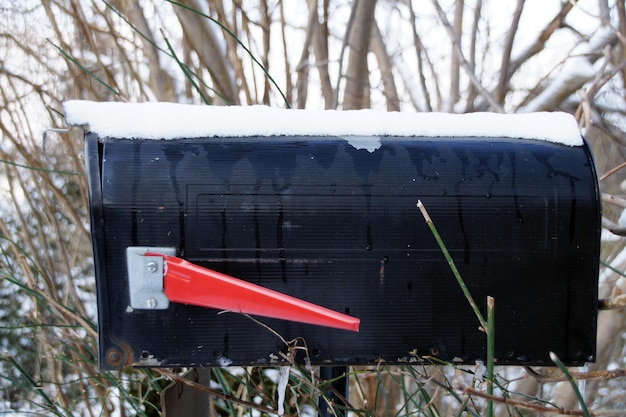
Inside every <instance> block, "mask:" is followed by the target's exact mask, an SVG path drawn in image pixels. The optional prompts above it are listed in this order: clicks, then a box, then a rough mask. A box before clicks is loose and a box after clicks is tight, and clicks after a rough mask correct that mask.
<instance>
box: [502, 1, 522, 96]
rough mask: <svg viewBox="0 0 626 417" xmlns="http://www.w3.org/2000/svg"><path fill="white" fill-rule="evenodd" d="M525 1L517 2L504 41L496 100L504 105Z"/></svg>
mask: <svg viewBox="0 0 626 417" xmlns="http://www.w3.org/2000/svg"><path fill="white" fill-rule="evenodd" d="M524 3H525V0H517V7H516V8H515V12H514V13H513V19H512V20H511V26H510V27H509V31H508V32H507V34H506V40H505V41H504V50H503V51H502V61H501V63H500V79H499V80H498V86H497V87H496V92H495V96H496V100H498V103H504V97H505V96H506V93H507V91H508V87H509V80H510V79H511V77H510V76H509V62H510V60H511V51H512V50H513V41H514V40H515V34H516V33H517V29H518V28H519V21H520V18H521V17H522V11H523V10H524Z"/></svg>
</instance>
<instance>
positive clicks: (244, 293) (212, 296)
mask: <svg viewBox="0 0 626 417" xmlns="http://www.w3.org/2000/svg"><path fill="white" fill-rule="evenodd" d="M175 254H176V249H175V248H158V247H145V246H140V247H129V248H127V250H126V258H127V265H128V278H129V280H128V281H129V291H130V306H131V307H132V308H133V309H152V310H158V309H167V308H168V306H169V303H170V302H175V303H182V304H190V305H195V306H201V307H207V308H213V309H218V310H228V311H234V312H238V313H246V314H250V315H257V316H263V317H272V318H277V319H283V320H289V321H294V322H300V323H307V324H314V325H318V326H325V327H332V328H337V329H343V330H351V331H355V332H358V331H359V324H360V320H359V319H358V318H356V317H352V316H348V315H347V314H343V313H339V312H336V311H334V310H330V309H328V308H325V307H322V306H319V305H317V304H313V303H310V302H308V301H304V300H301V299H299V298H295V297H292V296H290V295H287V294H284V293H281V292H278V291H274V290H271V289H269V288H265V287H262V286H259V285H256V284H252V283H250V282H248V281H244V280H241V279H238V278H234V277H232V276H230V275H226V274H222V273H220V272H217V271H213V270H211V269H207V268H203V267H201V266H198V265H195V264H193V263H191V262H188V261H186V260H184V259H181V258H178V257H176V256H174V255H175Z"/></svg>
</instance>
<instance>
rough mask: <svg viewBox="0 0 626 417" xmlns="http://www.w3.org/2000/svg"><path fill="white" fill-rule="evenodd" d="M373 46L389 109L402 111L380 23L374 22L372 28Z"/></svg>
mask: <svg viewBox="0 0 626 417" xmlns="http://www.w3.org/2000/svg"><path fill="white" fill-rule="evenodd" d="M371 45H372V46H371V48H372V51H373V52H374V55H375V56H376V59H377V61H378V68H380V73H381V77H382V81H383V93H384V95H385V99H386V100H387V111H400V98H399V97H398V90H397V89H396V82H395V80H394V76H393V72H392V68H393V64H392V63H391V59H390V58H389V54H388V53H387V48H386V47H385V41H384V40H383V36H382V33H380V28H379V27H378V24H376V22H374V27H373V28H372V41H371Z"/></svg>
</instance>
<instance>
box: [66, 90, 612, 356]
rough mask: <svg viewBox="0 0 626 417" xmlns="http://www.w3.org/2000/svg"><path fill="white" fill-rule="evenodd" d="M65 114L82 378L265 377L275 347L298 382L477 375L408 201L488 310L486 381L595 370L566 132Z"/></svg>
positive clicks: (572, 144) (461, 313)
mask: <svg viewBox="0 0 626 417" xmlns="http://www.w3.org/2000/svg"><path fill="white" fill-rule="evenodd" d="M65 111H66V119H67V121H68V123H70V124H73V125H84V126H85V129H86V130H85V132H86V133H85V140H86V160H87V168H88V176H89V188H90V206H91V221H92V234H93V246H94V262H95V272H96V283H97V295H98V315H99V323H98V326H99V344H100V350H99V352H100V353H99V356H100V363H101V366H102V367H103V368H119V367H123V366H167V367H174V366H222V365H228V364H233V365H263V364H271V363H276V361H280V359H281V352H284V351H285V349H286V347H285V344H284V343H283V342H282V341H281V339H280V338H278V337H277V336H276V334H278V335H280V336H282V338H284V339H285V340H288V341H289V340H296V339H297V340H304V341H306V348H307V349H306V351H304V350H301V351H298V352H299V353H298V356H296V359H297V360H301V361H304V360H309V361H310V362H311V363H313V364H323V365H329V364H330V365H350V364H371V363H377V362H379V361H384V362H386V363H406V362H409V363H411V362H415V361H420V360H422V359H423V358H424V357H435V358H438V359H441V360H446V361H455V362H459V363H470V362H473V361H475V360H478V359H481V358H482V359H484V358H485V355H486V352H485V337H484V334H483V333H481V332H480V331H479V330H478V323H477V321H476V317H475V315H474V314H473V312H472V309H471V307H470V306H469V305H468V303H467V301H466V300H465V298H464V296H463V294H462V292H461V290H460V289H459V287H458V285H457V284H456V281H455V280H454V277H453V275H452V273H451V271H450V268H449V266H448V264H447V263H446V261H445V259H444V257H443V256H442V253H441V252H440V250H439V248H438V246H437V243H436V241H435V240H434V238H433V235H432V234H431V233H430V231H429V229H428V227H427V225H426V224H425V222H424V219H423V218H422V217H421V214H420V212H419V211H418V210H417V208H416V203H417V200H418V199H420V200H421V201H422V202H423V203H424V204H425V205H426V207H427V208H428V210H429V213H430V216H431V218H432V220H433V222H434V223H435V224H436V226H437V228H438V229H439V232H440V235H441V237H442V239H443V241H444V242H445V244H446V245H447V247H448V249H449V251H450V254H451V255H452V257H453V259H454V261H455V263H456V265H457V267H458V269H459V271H460V273H461V275H462V276H463V278H464V280H465V282H466V284H467V286H468V288H469V291H470V292H471V293H472V294H473V296H474V298H475V299H476V300H484V299H485V297H486V296H487V295H490V296H493V297H494V298H495V300H496V322H495V329H496V343H495V357H496V358H497V361H498V364H528V365H531V364H551V361H550V359H549V352H550V351H553V352H555V353H556V354H557V355H558V356H559V357H560V358H561V359H562V360H563V362H565V363H567V364H572V365H574V364H581V363H584V362H588V361H593V360H594V359H595V336H596V314H597V279H598V264H599V236H600V217H601V216H600V200H599V198H598V184H597V178H596V173H595V170H594V166H593V161H592V156H591V154H590V150H589V147H588V146H587V144H586V143H585V142H584V140H583V139H582V138H581V136H580V134H579V132H578V129H577V126H576V123H575V121H574V119H573V118H572V117H571V116H569V115H566V114H563V113H538V114H524V115H496V114H468V115H449V114H406V113H377V112H374V111H369V110H362V111H349V112H339V111H303V110H282V109H271V108H267V107H261V106H253V107H248V108H242V107H210V106H191V105H177V104H166V103H146V104H123V103H93V102H85V101H70V102H67V103H66V104H65ZM480 304H483V303H480ZM224 311H228V313H224ZM238 313H247V314H238ZM261 323H262V324H261ZM270 329H271V330H272V331H270ZM274 332H275V333H276V334H275V333H274Z"/></svg>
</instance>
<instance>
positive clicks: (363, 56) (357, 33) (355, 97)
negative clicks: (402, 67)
mask: <svg viewBox="0 0 626 417" xmlns="http://www.w3.org/2000/svg"><path fill="white" fill-rule="evenodd" d="M353 7H354V9H355V17H354V22H353V26H352V28H351V30H350V36H349V44H350V55H349V57H348V68H347V71H346V89H345V91H344V96H343V103H342V107H343V109H344V110H354V109H363V108H368V107H369V94H368V91H367V90H369V71H368V69H367V54H368V52H369V44H370V37H371V34H372V28H373V26H374V10H375V8H376V0H357V1H355V2H354V6H353Z"/></svg>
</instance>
